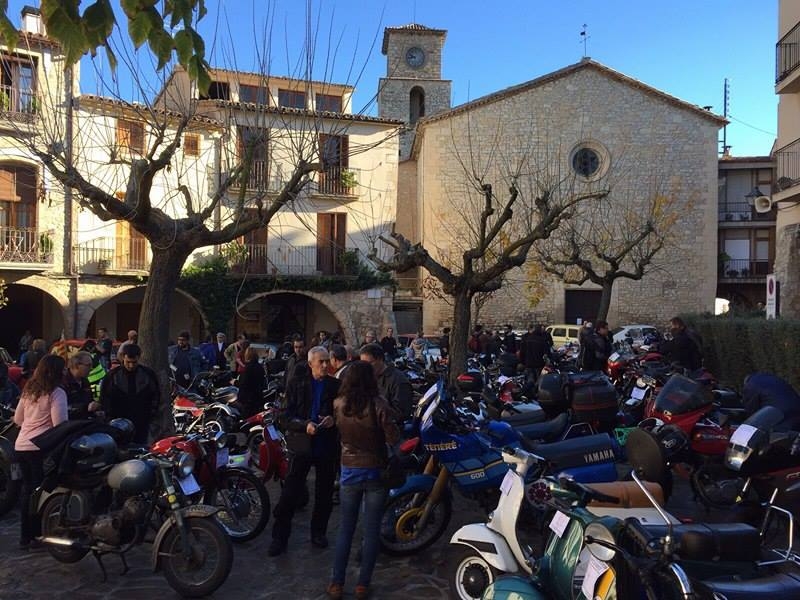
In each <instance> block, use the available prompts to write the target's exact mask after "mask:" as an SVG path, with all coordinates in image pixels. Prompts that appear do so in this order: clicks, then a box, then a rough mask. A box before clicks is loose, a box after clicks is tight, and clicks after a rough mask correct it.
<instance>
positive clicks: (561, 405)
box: [536, 373, 569, 418]
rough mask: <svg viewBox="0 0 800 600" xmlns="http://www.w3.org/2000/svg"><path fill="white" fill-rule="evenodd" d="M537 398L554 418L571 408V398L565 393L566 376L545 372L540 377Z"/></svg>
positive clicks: (549, 416) (548, 414)
mask: <svg viewBox="0 0 800 600" xmlns="http://www.w3.org/2000/svg"><path fill="white" fill-rule="evenodd" d="M536 400H537V401H538V402H539V404H540V405H541V407H542V408H543V409H544V411H545V413H547V416H548V418H553V417H554V416H556V415H557V414H559V413H562V412H565V411H566V410H567V409H568V408H569V398H567V397H566V396H565V395H564V377H563V376H562V375H561V373H544V374H543V375H541V376H540V377H539V385H538V390H537V395H536Z"/></svg>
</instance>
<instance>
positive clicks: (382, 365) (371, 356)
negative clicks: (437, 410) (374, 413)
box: [359, 344, 413, 422]
mask: <svg viewBox="0 0 800 600" xmlns="http://www.w3.org/2000/svg"><path fill="white" fill-rule="evenodd" d="M359 354H360V355H361V356H360V358H361V360H363V361H366V362H368V363H370V364H372V370H373V371H374V372H375V377H376V378H377V379H378V389H379V390H380V391H381V395H382V396H383V397H384V398H386V399H387V400H388V401H389V405H390V406H391V407H392V408H393V409H394V410H395V411H397V413H398V414H399V415H400V417H401V422H402V421H405V420H406V419H408V418H410V417H411V410H412V408H413V390H412V389H411V383H410V382H409V381H408V378H407V377H406V376H405V375H404V374H403V373H402V372H400V371H398V370H397V369H395V368H394V366H393V365H389V364H386V359H385V355H384V352H383V348H381V345H380V344H367V345H365V346H362V348H361V350H360V351H359Z"/></svg>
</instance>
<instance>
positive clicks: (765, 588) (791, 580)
mask: <svg viewBox="0 0 800 600" xmlns="http://www.w3.org/2000/svg"><path fill="white" fill-rule="evenodd" d="M698 587H699V588H700V589H701V591H706V590H708V594H709V596H711V595H712V594H718V595H719V596H716V595H715V597H721V598H726V599H727V600H762V599H763V600H766V599H767V598H781V597H783V598H797V596H798V594H800V577H798V576H797V575H795V574H792V573H771V574H769V575H765V576H763V577H753V578H739V577H738V576H737V577H736V578H734V577H719V578H709V579H704V580H702V581H701V582H700V584H699V586H698Z"/></svg>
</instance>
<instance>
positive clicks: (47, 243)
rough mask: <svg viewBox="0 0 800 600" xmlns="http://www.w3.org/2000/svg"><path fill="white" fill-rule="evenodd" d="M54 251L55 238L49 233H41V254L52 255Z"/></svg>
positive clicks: (44, 255)
mask: <svg viewBox="0 0 800 600" xmlns="http://www.w3.org/2000/svg"><path fill="white" fill-rule="evenodd" d="M52 253H53V239H52V238H51V237H50V234H49V233H41V234H39V254H40V255H41V256H43V257H47V256H50V255H51V254H52Z"/></svg>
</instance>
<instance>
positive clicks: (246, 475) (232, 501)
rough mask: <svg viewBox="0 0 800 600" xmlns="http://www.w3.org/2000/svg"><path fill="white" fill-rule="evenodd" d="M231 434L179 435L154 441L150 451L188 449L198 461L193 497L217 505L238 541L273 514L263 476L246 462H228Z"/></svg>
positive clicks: (255, 531)
mask: <svg viewBox="0 0 800 600" xmlns="http://www.w3.org/2000/svg"><path fill="white" fill-rule="evenodd" d="M228 437H229V436H228V434H225V433H222V432H217V433H215V434H213V435H210V434H198V433H195V434H189V435H177V436H171V437H167V438H164V439H162V440H159V441H157V442H155V443H154V444H153V445H152V447H151V448H150V451H151V452H152V453H153V455H155V456H170V455H172V454H173V453H175V452H176V451H181V452H186V453H188V454H189V455H190V456H191V457H192V458H193V459H194V461H195V468H194V475H195V478H196V480H197V482H198V484H199V489H198V490H197V491H196V492H194V493H192V494H189V496H190V498H191V499H192V500H193V501H196V502H198V503H201V504H207V505H209V506H214V507H216V508H217V512H216V514H215V518H216V519H217V521H219V523H220V525H222V527H223V529H224V530H225V531H226V532H227V534H228V535H229V536H230V537H231V539H232V540H233V541H235V542H246V541H248V540H252V539H253V538H255V537H256V536H258V535H259V534H260V533H261V532H262V531H264V528H265V527H266V526H267V522H268V521H269V514H270V502H269V494H268V493H267V490H266V488H265V487H264V484H263V483H262V482H261V480H260V479H259V478H258V477H257V476H256V475H255V474H254V473H253V472H252V471H250V470H249V469H248V468H247V464H248V463H249V456H247V458H246V459H243V461H242V462H243V463H244V466H235V465H236V464H237V462H234V463H233V465H231V464H229V462H230V459H231V455H230V452H229V450H230V449H229V446H232V445H233V444H228Z"/></svg>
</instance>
